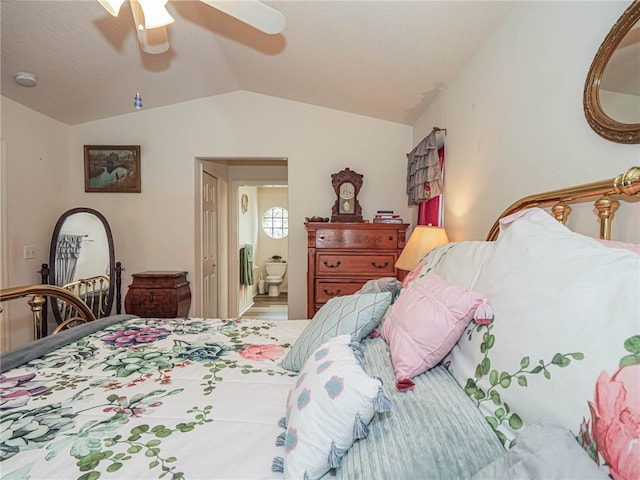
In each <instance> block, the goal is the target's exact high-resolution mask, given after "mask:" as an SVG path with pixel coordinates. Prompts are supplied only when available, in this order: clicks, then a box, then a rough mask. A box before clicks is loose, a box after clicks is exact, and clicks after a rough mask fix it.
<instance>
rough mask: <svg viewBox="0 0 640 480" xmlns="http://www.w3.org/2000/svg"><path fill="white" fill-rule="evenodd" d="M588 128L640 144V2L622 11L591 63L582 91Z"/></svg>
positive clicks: (609, 138) (610, 138) (616, 139)
mask: <svg viewBox="0 0 640 480" xmlns="http://www.w3.org/2000/svg"><path fill="white" fill-rule="evenodd" d="M584 113H585V116H586V118H587V121H588V122H589V125H590V126H591V128H592V129H593V130H594V131H595V132H596V133H597V134H598V135H600V136H601V137H603V138H606V139H607V140H611V141H612V142H617V143H629V144H631V143H640V1H638V0H635V1H634V2H633V3H631V5H629V7H627V9H626V10H625V11H624V13H623V14H622V16H621V17H620V18H619V19H618V21H617V22H616V24H615V25H614V26H613V27H612V28H611V31H610V32H609V34H608V35H607V37H606V38H605V39H604V41H603V43H602V45H601V46H600V49H599V50H598V52H597V53H596V56H595V58H594V60H593V63H592V64H591V69H590V70H589V74H588V76H587V80H586V83H585V88H584Z"/></svg>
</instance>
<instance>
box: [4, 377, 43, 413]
mask: <svg viewBox="0 0 640 480" xmlns="http://www.w3.org/2000/svg"><path fill="white" fill-rule="evenodd" d="M35 378H36V374H35V373H28V374H26V375H17V376H15V377H7V376H5V375H0V410H11V409H13V408H18V407H23V406H25V405H26V404H27V403H28V402H29V398H30V397H31V396H32V395H38V394H40V393H43V392H46V391H47V390H49V387H47V386H45V385H44V384H43V382H42V381H38V380H34V379H35Z"/></svg>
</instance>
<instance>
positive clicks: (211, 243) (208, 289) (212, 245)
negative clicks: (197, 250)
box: [201, 172, 218, 318]
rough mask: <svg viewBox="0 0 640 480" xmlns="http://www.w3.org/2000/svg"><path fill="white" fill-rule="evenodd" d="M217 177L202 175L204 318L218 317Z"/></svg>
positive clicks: (207, 174)
mask: <svg viewBox="0 0 640 480" xmlns="http://www.w3.org/2000/svg"><path fill="white" fill-rule="evenodd" d="M217 185H218V179H217V178H216V177H214V176H213V175H211V174H209V173H207V172H203V177H202V188H201V191H202V299H203V302H202V303H203V312H202V316H203V317H205V318H218V271H217V266H216V265H217V263H218V214H217V213H218V212H217V208H218V203H217V202H218V199H217Z"/></svg>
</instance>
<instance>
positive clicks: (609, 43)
mask: <svg viewBox="0 0 640 480" xmlns="http://www.w3.org/2000/svg"><path fill="white" fill-rule="evenodd" d="M639 18H640V1H639V0H635V1H634V2H633V3H632V4H631V5H629V7H627V9H626V10H625V11H624V13H623V14H622V16H621V17H620V18H619V19H618V21H617V22H616V24H615V25H614V26H613V28H612V29H611V31H610V32H609V34H608V35H607V37H606V38H605V39H604V42H602V45H601V46H600V48H599V49H598V53H596V56H595V58H594V59H593V63H592V64H591V68H590V69H589V75H587V81H586V82H585V86H584V114H585V116H586V117H587V121H588V122H589V125H591V128H593V130H594V131H595V132H596V133H597V134H598V135H600V136H601V137H604V138H606V139H607V140H611V141H612V142H617V143H640V123H631V124H625V123H621V122H618V121H616V120H614V119H612V118H611V117H609V116H608V115H607V114H606V113H605V112H604V110H603V109H602V106H601V104H600V81H601V79H602V74H603V73H604V70H605V68H606V66H607V64H608V63H609V60H610V59H611V55H613V52H614V51H615V50H616V48H617V47H618V45H619V44H620V41H621V40H622V39H623V38H624V36H625V35H626V34H627V33H628V32H629V30H631V28H632V27H633V26H634V24H635V23H636V22H637V21H638V19H639Z"/></svg>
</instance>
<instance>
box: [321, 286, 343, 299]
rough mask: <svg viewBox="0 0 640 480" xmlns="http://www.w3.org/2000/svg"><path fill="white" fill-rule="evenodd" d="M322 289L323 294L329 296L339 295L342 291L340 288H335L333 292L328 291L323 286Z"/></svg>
mask: <svg viewBox="0 0 640 480" xmlns="http://www.w3.org/2000/svg"><path fill="white" fill-rule="evenodd" d="M322 291H323V292H324V294H325V295H328V296H330V297H335V296H337V295H340V294H341V293H342V290H340V289H338V290H336V292H335V293H333V292H330V291H329V290H327V289H326V288H323V289H322Z"/></svg>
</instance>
